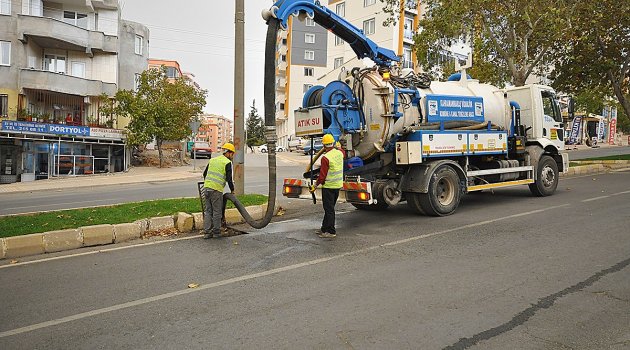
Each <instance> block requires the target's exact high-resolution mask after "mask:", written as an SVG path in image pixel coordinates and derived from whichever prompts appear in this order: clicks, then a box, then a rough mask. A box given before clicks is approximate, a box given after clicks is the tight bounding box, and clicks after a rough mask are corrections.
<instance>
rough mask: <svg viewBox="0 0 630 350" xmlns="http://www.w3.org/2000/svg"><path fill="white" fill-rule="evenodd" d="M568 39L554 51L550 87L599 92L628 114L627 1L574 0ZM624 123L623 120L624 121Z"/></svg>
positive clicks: (629, 31)
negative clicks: (555, 57)
mask: <svg viewBox="0 0 630 350" xmlns="http://www.w3.org/2000/svg"><path fill="white" fill-rule="evenodd" d="M577 3H578V4H579V5H578V7H577V9H576V13H577V15H576V18H579V19H580V20H579V21H575V22H574V23H573V27H572V32H571V36H570V37H569V39H568V40H567V41H566V43H565V45H564V46H563V50H561V51H559V52H558V64H556V67H555V71H554V73H553V78H554V80H555V81H554V84H553V85H554V86H555V87H556V88H558V89H561V90H563V91H566V92H571V93H575V94H577V93H579V92H580V91H582V90H584V89H589V90H600V91H601V90H603V91H607V92H608V96H615V97H616V99H617V101H619V104H620V106H621V108H622V109H623V111H624V112H625V113H624V114H625V115H624V116H623V117H622V118H627V117H626V116H629V115H630V2H628V1H614V0H601V1H597V2H590V1H578V2H577ZM624 121H625V120H624Z"/></svg>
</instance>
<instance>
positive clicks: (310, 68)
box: [276, 17, 328, 149]
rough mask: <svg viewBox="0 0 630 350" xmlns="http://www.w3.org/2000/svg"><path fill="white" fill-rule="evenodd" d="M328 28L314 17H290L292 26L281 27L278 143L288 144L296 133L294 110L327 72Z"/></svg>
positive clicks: (278, 59) (285, 145)
mask: <svg viewBox="0 0 630 350" xmlns="http://www.w3.org/2000/svg"><path fill="white" fill-rule="evenodd" d="M327 33H328V32H327V31H326V30H325V29H324V28H322V27H321V26H319V25H317V24H316V23H315V22H314V21H313V20H311V19H308V18H306V19H305V20H304V21H303V22H302V21H299V20H297V19H296V18H294V17H291V18H289V30H288V31H279V34H278V39H277V42H278V50H277V65H276V67H277V68H276V130H277V134H278V146H281V147H282V148H284V149H287V148H288V145H289V140H290V139H291V138H293V137H295V119H294V116H293V112H294V111H295V110H296V109H298V108H299V107H302V97H303V96H304V93H305V92H306V90H308V89H309V88H311V87H312V86H314V85H317V78H318V77H321V76H322V75H324V73H326V71H327V68H326V62H327V59H328V58H327V46H328V45H327V43H328V34H327Z"/></svg>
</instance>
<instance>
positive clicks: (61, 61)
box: [44, 55, 66, 74]
mask: <svg viewBox="0 0 630 350" xmlns="http://www.w3.org/2000/svg"><path fill="white" fill-rule="evenodd" d="M44 70H47V71H49V72H53V73H61V74H66V58H65V57H63V56H56V55H45V56H44Z"/></svg>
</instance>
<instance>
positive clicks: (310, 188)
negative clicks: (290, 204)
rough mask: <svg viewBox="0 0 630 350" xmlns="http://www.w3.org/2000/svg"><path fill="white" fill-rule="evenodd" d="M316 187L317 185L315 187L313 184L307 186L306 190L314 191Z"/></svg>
mask: <svg viewBox="0 0 630 350" xmlns="http://www.w3.org/2000/svg"><path fill="white" fill-rule="evenodd" d="M316 188H317V187H315V185H310V186H308V191H309V192H311V193H314V192H315V189H316Z"/></svg>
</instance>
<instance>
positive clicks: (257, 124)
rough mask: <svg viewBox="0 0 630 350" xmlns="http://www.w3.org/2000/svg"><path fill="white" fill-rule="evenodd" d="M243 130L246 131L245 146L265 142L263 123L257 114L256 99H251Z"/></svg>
mask: <svg viewBox="0 0 630 350" xmlns="http://www.w3.org/2000/svg"><path fill="white" fill-rule="evenodd" d="M245 130H246V131H247V141H246V143H247V146H260V145H262V144H263V143H265V124H264V123H263V120H262V118H261V117H260V116H259V115H258V109H257V108H256V100H253V101H252V106H251V110H250V112H249V115H248V116H247V121H246V123H245Z"/></svg>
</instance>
